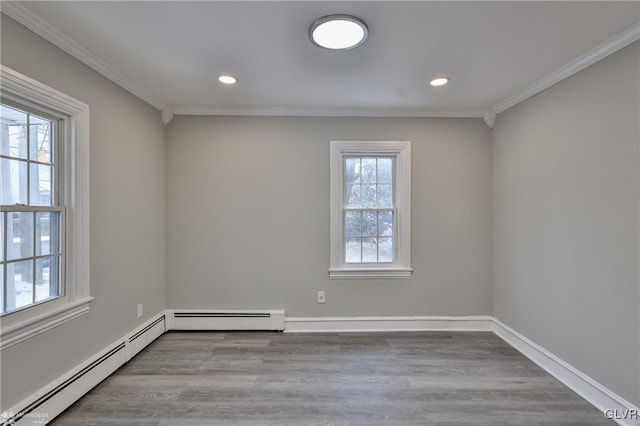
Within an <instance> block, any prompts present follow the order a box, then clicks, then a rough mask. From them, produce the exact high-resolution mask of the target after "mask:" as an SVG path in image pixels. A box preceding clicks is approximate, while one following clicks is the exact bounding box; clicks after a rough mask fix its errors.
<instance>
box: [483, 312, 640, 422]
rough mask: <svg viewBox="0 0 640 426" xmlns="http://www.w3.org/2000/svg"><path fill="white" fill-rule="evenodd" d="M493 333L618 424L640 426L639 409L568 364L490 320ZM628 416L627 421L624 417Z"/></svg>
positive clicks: (501, 324) (500, 323) (494, 319)
mask: <svg viewBox="0 0 640 426" xmlns="http://www.w3.org/2000/svg"><path fill="white" fill-rule="evenodd" d="M493 332H494V333H495V334H496V335H497V336H498V337H500V338H501V339H502V340H504V341H505V342H507V343H508V344H509V345H511V346H513V347H514V348H515V349H517V350H518V351H519V352H521V353H522V354H523V355H524V356H526V357H527V358H529V359H530V360H531V361H533V362H535V363H536V364H537V365H538V366H540V367H541V368H542V369H543V370H545V371H546V372H547V373H549V374H551V375H552V376H553V377H555V378H556V379H558V380H559V381H560V382H562V383H563V384H564V385H565V386H567V387H568V388H569V389H571V390H572V391H574V392H575V393H577V394H578V395H580V397H582V398H583V399H585V400H586V401H587V402H589V403H590V404H591V405H593V406H594V407H596V408H597V409H598V410H600V411H601V412H602V413H603V414H604V415H605V416H606V417H608V418H610V419H611V420H614V421H615V422H617V423H618V424H620V425H624V426H637V425H640V420H639V419H638V416H640V409H638V407H636V406H634V405H633V404H632V403H631V402H629V401H627V400H626V399H624V398H622V397H621V396H620V395H617V394H616V393H615V392H613V391H611V390H610V389H608V388H606V387H605V386H603V385H601V384H600V383H598V382H597V381H596V380H594V379H592V378H591V377H589V376H588V375H586V374H585V373H583V372H582V371H580V370H578V369H577V368H575V367H574V366H572V365H571V364H569V363H568V362H566V361H564V360H562V359H561V358H559V357H558V356H556V355H554V354H553V353H551V352H549V351H548V350H546V349H545V348H543V347H542V346H540V345H538V344H537V343H535V342H533V341H532V340H530V339H528V338H526V337H525V336H523V335H522V334H520V333H518V332H517V331H515V330H514V329H512V328H511V327H509V326H507V325H505V324H504V323H502V322H501V321H500V320H498V319H496V318H493ZM624 417H627V418H624Z"/></svg>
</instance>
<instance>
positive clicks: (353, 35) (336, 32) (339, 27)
mask: <svg viewBox="0 0 640 426" xmlns="http://www.w3.org/2000/svg"><path fill="white" fill-rule="evenodd" d="M368 35H369V29H368V28H367V24H365V23H364V21H363V20H362V19H360V18H356V17H355V16H351V15H329V16H324V17H322V18H320V19H316V20H315V22H314V23H313V24H312V25H311V28H309V40H311V42H312V43H313V44H315V45H316V46H320V47H324V48H325V49H333V50H349V49H353V48H356V47H358V46H360V45H361V44H362V43H364V42H365V41H366V40H367V36H368Z"/></svg>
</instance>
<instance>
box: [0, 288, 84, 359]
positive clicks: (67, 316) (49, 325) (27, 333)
mask: <svg viewBox="0 0 640 426" xmlns="http://www.w3.org/2000/svg"><path fill="white" fill-rule="evenodd" d="M92 300H93V297H87V298H84V299H81V300H77V301H74V302H70V303H66V304H64V305H62V306H60V307H57V308H54V309H51V310H49V311H47V312H44V313H42V314H40V315H37V316H35V317H33V318H29V319H27V320H24V321H21V322H19V323H16V324H12V325H9V326H7V327H3V328H2V331H1V332H0V350H4V349H6V348H9V347H11V346H14V345H17V344H18V343H22V342H24V341H25V340H28V339H31V338H32V337H35V336H38V335H40V334H42V333H45V332H47V331H49V330H52V329H54V328H56V327H58V326H60V325H62V324H65V323H67V322H69V321H71V320H74V319H76V318H79V317H81V316H83V315H85V314H86V313H87V312H89V305H90V304H91V301H92ZM23 312H24V311H23Z"/></svg>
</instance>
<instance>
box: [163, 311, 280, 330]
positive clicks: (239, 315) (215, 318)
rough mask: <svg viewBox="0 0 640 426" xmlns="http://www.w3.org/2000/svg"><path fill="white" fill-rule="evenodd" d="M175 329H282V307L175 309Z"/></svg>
mask: <svg viewBox="0 0 640 426" xmlns="http://www.w3.org/2000/svg"><path fill="white" fill-rule="evenodd" d="M173 316H174V321H175V327H174V329H175V330H273V331H283V330H284V309H276V310H257V311H256V310H252V311H242V310H241V311H237V310H235V311H227V310H224V311H220V310H215V311H214V310H175V311H174V312H173Z"/></svg>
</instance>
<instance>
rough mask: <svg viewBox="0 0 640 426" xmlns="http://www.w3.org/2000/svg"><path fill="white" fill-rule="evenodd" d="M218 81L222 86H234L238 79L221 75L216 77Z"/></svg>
mask: <svg viewBox="0 0 640 426" xmlns="http://www.w3.org/2000/svg"><path fill="white" fill-rule="evenodd" d="M218 81H219V82H220V83H223V84H236V83H237V81H238V79H237V78H235V77H234V76H232V75H221V76H220V77H218Z"/></svg>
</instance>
